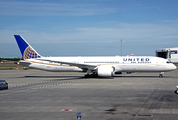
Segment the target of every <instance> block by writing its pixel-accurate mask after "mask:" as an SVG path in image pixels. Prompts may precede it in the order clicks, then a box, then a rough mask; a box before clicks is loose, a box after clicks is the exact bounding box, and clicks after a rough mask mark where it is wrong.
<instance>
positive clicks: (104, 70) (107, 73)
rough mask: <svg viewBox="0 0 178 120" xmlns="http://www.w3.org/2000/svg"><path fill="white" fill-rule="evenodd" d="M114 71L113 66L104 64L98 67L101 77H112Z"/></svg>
mask: <svg viewBox="0 0 178 120" xmlns="http://www.w3.org/2000/svg"><path fill="white" fill-rule="evenodd" d="M114 71H115V68H114V67H113V66H107V65H103V66H98V68H97V74H98V76H100V77H112V76H114V74H115V73H114Z"/></svg>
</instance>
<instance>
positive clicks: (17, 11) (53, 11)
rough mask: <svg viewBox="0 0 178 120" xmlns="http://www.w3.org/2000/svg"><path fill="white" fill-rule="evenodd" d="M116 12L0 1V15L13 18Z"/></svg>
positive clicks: (80, 5)
mask: <svg viewBox="0 0 178 120" xmlns="http://www.w3.org/2000/svg"><path fill="white" fill-rule="evenodd" d="M115 11H117V8H113V7H104V6H99V5H96V4H84V3H70V4H59V3H55V4H51V3H43V2H39V3H31V2H17V1H16V2H14V1H1V2H0V15H13V16H86V15H98V14H108V13H113V12H115Z"/></svg>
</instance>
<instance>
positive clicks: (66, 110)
mask: <svg viewBox="0 0 178 120" xmlns="http://www.w3.org/2000/svg"><path fill="white" fill-rule="evenodd" d="M61 111H65V112H70V111H73V109H62V110H61Z"/></svg>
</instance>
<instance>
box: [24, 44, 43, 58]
mask: <svg viewBox="0 0 178 120" xmlns="http://www.w3.org/2000/svg"><path fill="white" fill-rule="evenodd" d="M23 58H24V59H31V58H40V55H39V54H38V53H36V52H35V51H34V50H33V49H32V48H31V47H30V46H28V47H27V48H26V49H25V51H24V54H23Z"/></svg>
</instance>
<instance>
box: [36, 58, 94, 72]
mask: <svg viewBox="0 0 178 120" xmlns="http://www.w3.org/2000/svg"><path fill="white" fill-rule="evenodd" d="M36 60H41V61H49V62H54V63H60V64H67V65H70V66H77V67H79V68H81V69H86V68H87V69H90V70H93V69H95V68H96V67H97V66H96V65H90V64H82V63H74V62H66V61H58V60H52V59H47V58H45V59H44V58H36Z"/></svg>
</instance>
